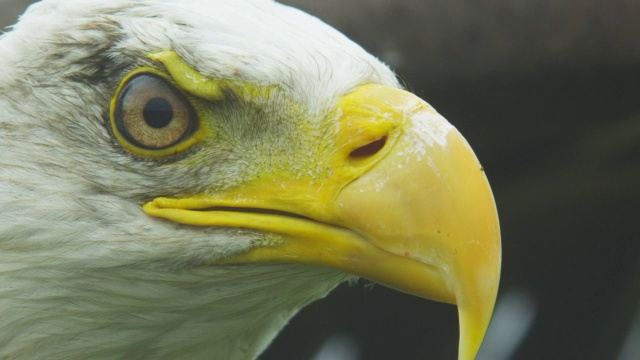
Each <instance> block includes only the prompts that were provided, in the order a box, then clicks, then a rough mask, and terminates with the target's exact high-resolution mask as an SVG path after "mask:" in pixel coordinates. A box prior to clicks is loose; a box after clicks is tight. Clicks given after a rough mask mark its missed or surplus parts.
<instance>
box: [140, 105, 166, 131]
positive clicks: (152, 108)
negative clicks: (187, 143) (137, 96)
mask: <svg viewBox="0 0 640 360" xmlns="http://www.w3.org/2000/svg"><path fill="white" fill-rule="evenodd" d="M142 115H143V116H144V121H145V122H146V123H147V124H149V126H151V127H152V128H154V129H161V128H163V127H165V126H167V125H169V123H170V122H171V119H173V108H172V107H171V104H170V103H169V102H168V101H167V100H165V99H163V98H153V99H151V100H149V102H147V104H146V105H145V106H144V110H143V112H142Z"/></svg>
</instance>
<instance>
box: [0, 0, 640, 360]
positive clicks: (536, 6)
mask: <svg viewBox="0 0 640 360" xmlns="http://www.w3.org/2000/svg"><path fill="white" fill-rule="evenodd" d="M29 2H30V1H10V0H0V6H1V9H2V15H0V25H8V24H12V23H14V22H15V19H16V16H17V15H18V14H19V13H21V12H22V11H23V10H24V8H25V7H26V6H27V5H28V3H29ZM284 2H285V3H287V4H291V5H294V6H296V7H299V8H301V9H303V10H305V11H307V12H309V13H312V14H314V15H316V16H318V17H320V18H321V19H323V20H324V21H326V22H327V23H329V24H331V25H332V26H334V27H336V28H337V29H339V30H340V31H342V32H344V33H345V34H346V35H347V36H349V37H350V38H352V39H353V40H355V41H356V42H358V43H360V44H361V45H362V46H363V47H364V48H365V49H367V50H368V51H370V52H371V53H373V54H374V55H376V56H378V57H379V58H380V59H382V60H383V61H384V62H386V63H388V64H389V65H390V66H391V67H392V68H394V69H395V70H396V71H397V73H398V76H399V77H400V78H401V79H402V81H403V82H404V83H405V84H406V86H407V87H408V88H409V89H411V90H412V91H413V92H415V93H417V94H418V95H420V96H421V97H423V98H424V99H426V100H427V101H428V102H429V103H431V104H432V105H433V106H434V107H435V108H436V109H438V111H439V112H440V113H442V114H443V115H444V116H445V117H447V118H448V119H449V120H450V121H451V122H452V123H453V124H454V125H455V126H456V127H457V128H458V129H459V130H460V131H461V132H462V133H463V134H464V135H465V136H466V138H467V140H468V141H469V142H470V143H471V145H472V146H473V148H474V150H475V151H476V154H477V155H478V157H479V159H480V160H481V162H482V163H483V166H484V168H485V170H486V172H487V175H488V177H489V180H490V182H491V184H492V188H493V190H494V195H495V197H496V202H497V205H498V211H499V213H500V218H501V225H502V236H503V237H502V242H503V270H502V280H501V288H500V294H499V297H498V305H497V308H496V313H495V315H494V321H493V323H492V326H491V328H490V331H489V334H488V335H487V339H486V341H485V344H484V345H483V348H482V350H481V353H480V355H479V356H478V358H479V359H485V360H487V359H491V360H500V359H619V360H632V359H640V311H639V310H640V307H639V305H640V229H639V226H640V20H639V19H640V1H637V0H608V1H606V0H560V1H551V0H546V1H544V0H486V1H475V0H449V1H436V0H403V1H397V0H357V1H356V0H352V1H344V0H324V1H316V0H286V1H284ZM457 328H458V325H457V313H456V309H455V307H453V306H450V305H442V304H437V303H433V302H429V301H426V300H422V299H418V298H414V297H411V296H409V295H404V294H401V293H397V292H394V291H391V290H388V289H385V288H383V287H382V286H379V285H370V284H367V283H366V282H364V281H361V282H360V283H359V284H358V285H356V286H351V287H349V286H346V285H345V286H341V287H340V288H338V289H337V290H336V291H335V292H334V293H332V294H331V295H330V296H329V297H327V298H326V299H324V300H321V301H318V302H316V303H314V304H312V305H311V306H309V307H307V308H305V309H304V310H303V311H302V312H301V313H300V314H299V315H298V316H297V317H296V318H294V319H293V320H292V322H291V323H290V325H289V326H288V327H287V328H286V329H285V330H284V332H283V333H282V334H281V335H280V336H279V337H278V339H277V340H276V341H275V343H274V344H273V345H272V346H271V348H270V349H269V350H268V351H267V352H266V353H265V354H264V355H263V356H262V358H261V359H264V360H270V359H313V360H320V359H332V360H347V359H350V360H355V359H366V360H368V359H455V358H456V351H457V336H458V333H457V331H458V330H457Z"/></svg>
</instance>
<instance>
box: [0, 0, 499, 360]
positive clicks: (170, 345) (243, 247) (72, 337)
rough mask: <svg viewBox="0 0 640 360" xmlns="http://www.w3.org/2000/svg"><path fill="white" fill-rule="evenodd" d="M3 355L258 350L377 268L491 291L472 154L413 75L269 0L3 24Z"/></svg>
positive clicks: (493, 229)
mask: <svg viewBox="0 0 640 360" xmlns="http://www.w3.org/2000/svg"><path fill="white" fill-rule="evenodd" d="M0 50H1V53H2V54H3V57H2V59H0V105H2V109H3V110H4V111H3V112H2V114H1V115H0V140H1V141H0V151H2V154H3V156H2V157H0V203H1V204H2V205H1V206H0V282H1V283H2V284H3V285H2V286H0V319H2V323H3V326H2V329H1V330H0V357H7V358H45V357H46V358H49V359H51V358H113V357H120V358H121V357H128V358H130V357H134V358H135V357H188V358H194V359H196V358H221V359H251V358H254V357H256V356H257V355H258V354H259V353H260V352H261V351H262V350H263V349H264V348H265V347H266V346H267V345H268V343H269V342H270V341H271V339H272V338H273V337H274V336H275V335H276V334H277V332H278V331H279V330H280V329H281V328H282V327H283V326H284V325H285V324H286V322H287V321H288V319H289V318H290V317H292V316H293V315H294V314H295V313H296V312H297V311H298V310H299V309H300V308H301V307H303V306H304V305H306V304H308V303H309V302H311V301H313V300H316V299H318V298H320V297H322V296H324V295H326V294H327V293H328V292H329V291H330V290H331V289H333V288H334V287H335V286H336V285H338V284H339V283H341V282H343V281H346V280H349V279H355V278H356V277H357V276H361V277H366V278H369V279H371V280H374V281H378V282H380V283H383V284H385V285H388V286H392V287H395V288H397V289H399V290H401V291H405V292H409V293H413V294H416V295H419V296H424V297H429V298H432V299H435V300H440V301H446V302H450V303H455V304H457V305H458V306H459V309H460V310H459V311H460V321H461V344H460V358H461V359H467V358H472V357H473V356H474V355H475V352H476V351H477V348H478V347H479V344H480V342H481V341H482V337H483V336H484V332H485V330H486V327H487V325H488V321H489V318H490V315H491V311H492V308H493V303H494V301H495V295H496V291H497V282H498V278H499V267H500V238H499V229H498V224H497V216H496V211H495V205H494V203H493V197H492V195H491V191H490V189H489V187H488V183H487V182H486V178H485V177H484V174H483V173H482V171H480V169H481V168H480V165H479V164H478V162H477V160H476V158H475V156H474V155H473V152H472V151H471V150H470V148H469V147H468V145H467V144H466V142H465V141H464V139H463V138H462V137H461V136H460V135H459V133H457V131H456V130H455V129H454V128H453V127H452V126H451V125H449V124H448V123H447V122H446V121H445V120H444V119H443V118H442V117H441V116H439V115H438V114H437V113H436V112H435V110H433V108H431V107H430V106H429V105H427V104H426V103H425V102H423V101H422V100H420V99H418V98H417V97H415V96H413V95H411V94H409V93H407V92H405V91H403V90H401V89H400V85H399V84H398V82H397V80H396V78H395V76H394V74H393V73H392V72H391V71H390V70H389V69H388V68H387V67H386V66H385V65H384V64H382V63H380V62H379V61H378V60H376V59H375V58H374V57H372V56H371V55H369V54H368V53H366V52H365V51H364V50H363V49H362V48H360V47H359V46H357V45H356V44H354V43H353V42H351V41H349V40H348V39H347V38H345V37H344V36H343V35H341V34H340V33H338V32H336V31H335V30H333V29H332V28H330V27H328V26H327V25H325V24H323V23H322V22H320V21H319V20H317V19H315V18H313V17H311V16H309V15H306V14H304V13H302V12H299V11H297V10H295V9H292V8H289V7H286V6H283V5H279V4H277V3H274V2H271V1H267V0H252V1H250V0H245V1H235V2H227V1H198V0H190V1H181V2H171V1H119V0H117V1H104V0H102V1H96V0H93V1H85V2H82V4H80V3H78V2H74V1H70V0H49V1H43V2H41V3H38V4H36V5H33V6H32V7H31V8H30V9H29V10H28V11H27V13H26V14H25V15H23V17H22V18H21V19H20V22H19V23H18V24H17V25H15V26H14V28H13V29H12V31H11V32H8V33H6V34H4V35H3V36H2V38H1V39H0Z"/></svg>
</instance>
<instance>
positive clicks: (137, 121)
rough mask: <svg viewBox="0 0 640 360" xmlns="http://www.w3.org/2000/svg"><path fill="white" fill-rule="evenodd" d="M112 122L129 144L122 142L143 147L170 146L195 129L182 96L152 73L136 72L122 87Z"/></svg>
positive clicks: (192, 132) (189, 105)
mask: <svg viewBox="0 0 640 360" xmlns="http://www.w3.org/2000/svg"><path fill="white" fill-rule="evenodd" d="M113 121H114V130H116V131H117V135H120V136H119V139H120V138H121V139H120V140H121V142H122V141H123V140H124V141H125V142H126V143H128V144H123V145H133V146H134V147H136V148H140V149H144V150H164V149H168V148H172V147H173V146H174V145H177V144H179V143H181V142H183V141H185V140H186V139H188V138H189V137H190V136H191V135H193V134H194V133H195V132H196V130H197V128H198V121H197V118H196V114H195V111H194V110H193V108H192V107H191V104H190V103H189V102H188V101H187V99H186V98H185V96H184V95H182V93H180V92H179V91H177V90H176V89H175V88H174V87H173V86H172V85H171V84H170V83H169V82H168V81H166V80H164V79H163V78H161V77H159V76H156V75H151V74H139V75H135V76H134V77H132V78H130V79H128V81H127V82H126V83H125V84H124V85H123V86H122V87H121V90H120V92H119V94H118V95H117V98H116V101H115V111H114V112H113ZM126 147H127V148H128V146H126Z"/></svg>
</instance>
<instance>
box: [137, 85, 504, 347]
mask: <svg viewBox="0 0 640 360" xmlns="http://www.w3.org/2000/svg"><path fill="white" fill-rule="evenodd" d="M327 121H330V122H332V124H338V126H337V127H336V128H337V131H336V133H335V134H334V135H333V136H334V138H333V139H332V141H331V143H332V144H333V149H334V150H333V151H331V155H330V156H328V158H327V159H325V160H326V164H327V167H328V169H329V170H328V171H326V172H323V175H322V176H319V175H318V176H315V177H314V176H311V177H297V178H283V177H282V176H279V175H278V174H277V173H273V174H265V175H264V176H261V177H260V179H258V180H254V181H252V182H251V183H249V184H246V185H245V186H242V187H238V188H234V189H232V190H230V191H228V192H225V193H224V194H214V195H200V196H195V197H190V198H184V199H168V198H157V199H155V200H153V201H152V202H150V203H148V204H146V205H145V206H144V211H145V212H146V213H147V214H149V215H152V216H157V217H161V218H165V219H169V220H172V221H175V222H178V223H182V224H188V225H200V226H224V227H242V228H248V229H255V230H260V231H263V232H265V233H268V234H270V236H271V237H270V239H271V240H272V241H270V242H269V243H268V244H262V245H260V246H256V247H254V248H252V249H251V250H249V251H247V252H246V253H242V254H237V255H234V256H233V257H230V258H225V259H221V260H220V261H219V263H255V262H295V263H307V264H317V265H322V266H330V267H333V268H337V269H340V270H343V271H346V272H349V273H352V274H355V275H358V276H361V277H364V278H367V279H370V280H372V281H375V282H378V283H381V284H383V285H386V286H389V287H392V288H395V289H398V290H400V291H404V292H407V293H411V294H414V295H417V296H421V297H425V298H430V299H434V300H438V301H443V302H448V303H454V304H457V305H458V312H459V319H460V344H459V357H458V358H459V359H460V360H467V359H473V358H474V357H475V355H476V353H477V351H478V349H479V347H480V344H481V343H482V339H483V338H484V334H485V332H486V329H487V327H488V325H489V321H490V318H491V314H492V312H493V306H494V303H495V299H496V294H497V290H498V282H499V278H500V263H501V249H500V230H499V225H498V217H497V212H496V208H495V203H494V200H493V196H492V193H491V189H490V187H489V184H488V182H487V179H486V177H485V175H484V172H483V170H482V167H481V166H480V164H479V163H478V160H477V159H476V157H475V155H474V153H473V151H472V150H471V148H470V147H469V145H468V144H467V142H466V141H465V140H464V138H463V137H462V135H460V133H459V132H458V131H457V130H455V129H454V128H453V127H452V126H451V125H450V124H449V123H448V122H447V121H446V120H444V118H442V117H441V116H440V115H439V114H438V113H437V112H436V111H435V110H433V108H431V107H430V106H429V105H428V104H427V103H425V102H424V101H422V100H420V99H419V98H417V97H416V96H414V95H412V94H410V93H408V92H405V91H402V90H398V89H393V88H390V87H385V86H381V85H363V86H361V87H359V88H357V89H356V90H355V91H353V92H352V93H350V94H347V95H345V96H343V97H342V98H341V100H340V102H339V103H338V105H337V107H336V111H335V113H334V116H333V117H330V118H329V119H327Z"/></svg>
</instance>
